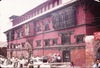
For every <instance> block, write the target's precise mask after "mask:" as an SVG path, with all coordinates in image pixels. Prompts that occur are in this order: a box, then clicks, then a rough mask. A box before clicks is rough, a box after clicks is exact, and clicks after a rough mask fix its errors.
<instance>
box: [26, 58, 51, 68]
mask: <svg viewBox="0 0 100 68" xmlns="http://www.w3.org/2000/svg"><path fill="white" fill-rule="evenodd" d="M31 61H32V64H29V65H28V66H33V67H34V68H45V67H46V68H51V67H50V65H48V64H47V63H45V64H44V63H43V59H42V58H32V60H31ZM38 66H39V67H38Z"/></svg>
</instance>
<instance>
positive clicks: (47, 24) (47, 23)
mask: <svg viewBox="0 0 100 68" xmlns="http://www.w3.org/2000/svg"><path fill="white" fill-rule="evenodd" d="M43 23H44V28H45V31H47V30H50V27H49V23H50V21H49V20H48V19H47V20H45V21H44V22H43Z"/></svg>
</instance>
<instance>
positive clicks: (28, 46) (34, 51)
mask: <svg viewBox="0 0 100 68" xmlns="http://www.w3.org/2000/svg"><path fill="white" fill-rule="evenodd" d="M99 7H100V5H99V2H96V1H94V0H70V1H68V2H67V0H47V1H46V2H44V3H42V4H40V5H39V6H37V7H35V8H33V9H32V10H30V11H28V12H26V13H24V14H23V15H21V16H16V15H13V16H11V17H10V19H11V22H12V24H13V26H12V28H10V29H8V30H7V31H5V34H6V36H7V42H8V47H7V56H8V57H12V56H15V57H22V56H24V57H30V56H37V55H39V56H49V57H50V56H53V55H55V54H59V55H60V56H61V58H62V61H63V62H71V61H73V62H74V63H75V65H76V66H80V67H81V68H84V67H86V65H87V66H88V64H87V63H89V62H91V60H89V59H90V58H88V55H87V50H88V47H87V46H86V43H85V40H84V38H85V37H86V36H88V35H93V33H94V32H97V31H99V30H100V29H99V28H98V22H99V20H97V18H98V17H99V16H100V13H99V12H100V10H99ZM91 64H92V63H91ZM91 64H90V65H91Z"/></svg>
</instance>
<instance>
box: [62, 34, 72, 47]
mask: <svg viewBox="0 0 100 68" xmlns="http://www.w3.org/2000/svg"><path fill="white" fill-rule="evenodd" d="M61 42H62V44H63V45H65V44H70V42H71V41H70V35H69V34H66V33H65V34H62V36H61Z"/></svg>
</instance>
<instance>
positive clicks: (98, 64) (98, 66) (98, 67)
mask: <svg viewBox="0 0 100 68" xmlns="http://www.w3.org/2000/svg"><path fill="white" fill-rule="evenodd" d="M92 68H100V61H99V60H98V59H97V60H96V62H95V63H94V64H93V67H92Z"/></svg>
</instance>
